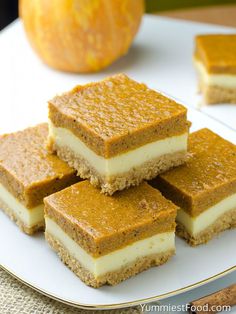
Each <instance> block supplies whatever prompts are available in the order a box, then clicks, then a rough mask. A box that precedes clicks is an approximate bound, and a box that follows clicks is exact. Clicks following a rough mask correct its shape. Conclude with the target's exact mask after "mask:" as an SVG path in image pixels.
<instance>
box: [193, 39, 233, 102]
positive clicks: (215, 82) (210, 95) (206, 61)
mask: <svg viewBox="0 0 236 314" xmlns="http://www.w3.org/2000/svg"><path fill="white" fill-rule="evenodd" d="M194 63H195V66H196V69H197V72H198V76H199V88H200V91H201V92H202V93H203V96H204V98H205V102H206V103H208V104H215V103H236V34H230V35H229V34H228V35H226V34H225V35H224V34H221V35H216V34H214V35H213V34H212V35H199V36H197V37H196V48H195V55H194Z"/></svg>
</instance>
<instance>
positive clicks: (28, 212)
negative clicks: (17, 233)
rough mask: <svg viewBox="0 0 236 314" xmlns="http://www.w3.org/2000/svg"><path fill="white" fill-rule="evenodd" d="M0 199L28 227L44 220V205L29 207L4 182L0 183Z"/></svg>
mask: <svg viewBox="0 0 236 314" xmlns="http://www.w3.org/2000/svg"><path fill="white" fill-rule="evenodd" d="M0 199H1V200H2V201H3V202H4V203H5V204H6V205H7V206H8V207H9V209H10V210H11V211H12V212H13V213H14V214H15V215H16V216H17V217H18V218H19V219H20V220H21V221H22V222H23V223H24V225H25V226H27V227H28V228H31V227H34V226H35V225H38V224H41V223H43V222H44V205H43V204H40V205H38V206H35V207H33V208H30V209H29V208H27V207H25V206H24V205H23V204H21V203H20V202H19V200H18V199H17V198H15V197H14V196H13V195H12V194H11V193H10V192H9V191H8V190H7V189H6V188H5V187H4V186H3V185H2V184H0Z"/></svg>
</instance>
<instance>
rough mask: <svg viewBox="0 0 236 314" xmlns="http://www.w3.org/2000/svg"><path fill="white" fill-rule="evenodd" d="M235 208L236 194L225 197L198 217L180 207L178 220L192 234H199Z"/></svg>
mask: <svg viewBox="0 0 236 314" xmlns="http://www.w3.org/2000/svg"><path fill="white" fill-rule="evenodd" d="M234 208H236V194H233V195H231V196H229V197H227V198H225V199H223V200H222V201H221V202H219V203H217V204H216V205H214V206H212V207H210V208H208V209H207V210H205V211H204V212H202V213H201V214H200V215H198V216H196V217H192V216H190V215H189V214H188V213H187V212H186V211H184V210H182V209H180V210H178V214H177V222H180V223H181V224H182V225H183V226H184V227H185V228H186V230H187V231H188V233H189V234H190V235H192V236H197V235H198V234H199V233H200V232H202V231H204V230H205V229H206V228H208V227H210V226H211V225H212V224H213V223H214V222H215V221H216V220H217V219H218V218H219V217H221V216H222V215H223V214H225V213H226V212H227V211H230V210H232V209H234Z"/></svg>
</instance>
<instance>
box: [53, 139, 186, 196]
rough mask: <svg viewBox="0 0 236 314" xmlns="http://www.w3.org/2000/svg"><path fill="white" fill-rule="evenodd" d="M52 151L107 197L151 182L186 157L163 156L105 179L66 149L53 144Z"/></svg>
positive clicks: (182, 153) (182, 154) (178, 154)
mask: <svg viewBox="0 0 236 314" xmlns="http://www.w3.org/2000/svg"><path fill="white" fill-rule="evenodd" d="M53 150H54V151H56V153H57V155H58V157H59V158H60V159H62V160H64V161H66V162H67V163H68V164H69V166H70V167H72V168H74V169H76V171H77V174H78V176H80V177H81V178H83V179H89V180H90V183H91V184H92V185H93V186H96V187H100V188H101V192H102V193H104V194H107V195H112V194H113V193H114V192H116V191H120V190H124V189H127V188H129V187H130V186H136V185H139V183H141V182H142V181H143V180H151V179H153V178H155V177H156V176H157V175H158V174H160V173H162V172H165V171H167V170H169V169H171V168H173V167H176V166H179V165H181V164H183V163H184V162H185V161H186V156H187V153H186V152H185V151H180V152H177V153H173V154H165V155H162V156H160V157H158V158H155V159H152V160H150V161H148V162H146V163H144V164H142V165H140V166H138V167H135V168H132V169H131V170H130V171H128V172H125V173H122V174H119V175H117V176H112V177H109V179H106V178H105V177H104V176H101V175H100V174H99V173H98V172H97V171H96V170H95V169H94V168H92V167H91V166H90V164H88V162H87V161H86V160H85V159H84V158H83V157H82V156H79V155H77V154H75V153H74V152H73V151H71V150H70V149H69V148H68V147H66V146H64V147H59V146H58V145H56V144H53Z"/></svg>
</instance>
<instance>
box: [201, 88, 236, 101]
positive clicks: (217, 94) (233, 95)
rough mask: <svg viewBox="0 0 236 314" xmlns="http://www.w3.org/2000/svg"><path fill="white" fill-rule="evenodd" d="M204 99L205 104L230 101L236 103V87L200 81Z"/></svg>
mask: <svg viewBox="0 0 236 314" xmlns="http://www.w3.org/2000/svg"><path fill="white" fill-rule="evenodd" d="M200 89H201V90H202V92H203V96H204V101H205V102H206V103H207V104H220V103H230V104H236V88H227V87H221V86H216V85H206V84H204V83H200Z"/></svg>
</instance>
